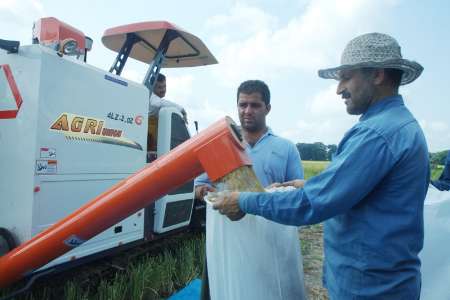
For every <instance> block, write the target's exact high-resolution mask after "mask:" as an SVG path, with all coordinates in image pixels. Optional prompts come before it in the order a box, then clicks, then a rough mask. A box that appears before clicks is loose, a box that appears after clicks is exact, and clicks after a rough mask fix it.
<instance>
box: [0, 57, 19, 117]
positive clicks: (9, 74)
mask: <svg viewBox="0 0 450 300" xmlns="http://www.w3.org/2000/svg"><path fill="white" fill-rule="evenodd" d="M0 68H1V69H3V72H4V73H5V77H6V80H7V81H8V85H9V88H10V89H11V92H12V94H13V96H14V100H15V101H16V105H17V109H14V110H3V111H0V119H14V118H16V117H17V114H18V113H19V109H20V107H21V106H22V102H23V101H22V96H21V95H20V92H19V89H18V88H17V84H16V81H15V80H14V76H13V74H12V72H11V68H10V67H9V65H0ZM0 100H1V99H0Z"/></svg>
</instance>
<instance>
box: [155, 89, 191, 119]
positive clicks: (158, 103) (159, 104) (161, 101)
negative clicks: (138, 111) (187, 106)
mask: <svg viewBox="0 0 450 300" xmlns="http://www.w3.org/2000/svg"><path fill="white" fill-rule="evenodd" d="M161 107H175V108H176V109H178V110H179V111H180V112H181V113H183V112H184V111H185V110H184V108H183V107H182V106H181V105H178V104H176V103H174V102H172V101H170V100H166V99H162V98H160V97H158V96H157V95H155V94H152V96H151V97H150V106H149V115H157V114H158V112H159V110H160V108H161Z"/></svg>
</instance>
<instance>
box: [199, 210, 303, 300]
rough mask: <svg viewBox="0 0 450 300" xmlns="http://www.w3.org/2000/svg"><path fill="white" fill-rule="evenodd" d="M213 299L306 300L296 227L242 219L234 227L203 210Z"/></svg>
mask: <svg viewBox="0 0 450 300" xmlns="http://www.w3.org/2000/svg"><path fill="white" fill-rule="evenodd" d="M206 253H207V264H208V277H209V287H210V294H211V299H212V300H291V299H292V300H293V299H295V300H302V299H305V298H306V297H305V295H306V294H305V288H304V283H303V265H302V258H301V250H300V241H299V235H298V228H297V227H294V226H286V225H280V224H277V223H275V222H272V221H269V220H266V219H264V218H262V217H259V216H253V215H246V216H245V217H244V218H243V219H241V220H240V221H237V222H232V221H230V220H229V219H228V218H227V217H225V216H223V215H221V214H219V213H218V212H217V211H215V210H213V209H212V207H211V205H207V210H206Z"/></svg>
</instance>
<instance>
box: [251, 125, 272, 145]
mask: <svg viewBox="0 0 450 300" xmlns="http://www.w3.org/2000/svg"><path fill="white" fill-rule="evenodd" d="M269 135H274V134H273V131H272V129H270V127H267V131H266V132H265V133H264V134H263V135H262V136H261V137H260V138H259V140H258V141H257V142H256V143H255V144H254V145H253V147H252V146H250V144H248V143H247V142H246V144H247V146H248V147H249V148H255V147H256V146H258V144H259V143H261V142H262V141H263V140H264V139H265V138H266V137H268V136H269Z"/></svg>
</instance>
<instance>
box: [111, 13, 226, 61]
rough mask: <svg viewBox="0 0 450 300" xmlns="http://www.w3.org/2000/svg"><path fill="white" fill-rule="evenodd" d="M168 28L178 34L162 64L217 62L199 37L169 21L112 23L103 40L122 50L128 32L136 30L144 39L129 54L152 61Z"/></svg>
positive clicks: (135, 32) (133, 32) (114, 48)
mask: <svg viewBox="0 0 450 300" xmlns="http://www.w3.org/2000/svg"><path fill="white" fill-rule="evenodd" d="M168 30H173V31H176V32H177V33H178V37H176V38H175V39H174V40H172V41H171V42H170V45H169V48H168V49H167V52H166V53H165V60H164V63H163V65H162V67H166V68H178V67H195V66H204V65H210V64H216V63H217V60H216V58H215V57H214V56H213V55H212V53H211V52H210V51H209V49H208V48H207V47H206V45H205V44H204V43H203V42H202V41H201V40H200V39H199V38H198V37H196V36H195V35H193V34H191V33H189V32H187V31H185V30H183V29H181V28H179V27H177V26H175V25H174V24H172V23H169V22H166V21H152V22H141V23H134V24H129V25H123V26H118V27H113V28H110V29H107V30H106V31H105V33H104V34H103V37H102V42H103V44H104V45H105V46H106V47H107V48H108V49H111V50H113V51H115V52H119V51H120V49H121V48H122V46H123V44H124V43H125V41H126V38H127V34H136V35H137V36H138V37H139V38H140V39H141V41H139V42H138V43H136V44H135V45H134V46H133V48H132V50H131V52H130V57H132V58H134V59H137V60H139V61H142V62H144V63H150V62H151V61H152V60H153V58H154V57H155V53H156V52H157V50H158V47H159V45H160V44H161V41H162V39H163V37H164V35H165V33H166V32H167V31H168Z"/></svg>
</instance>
